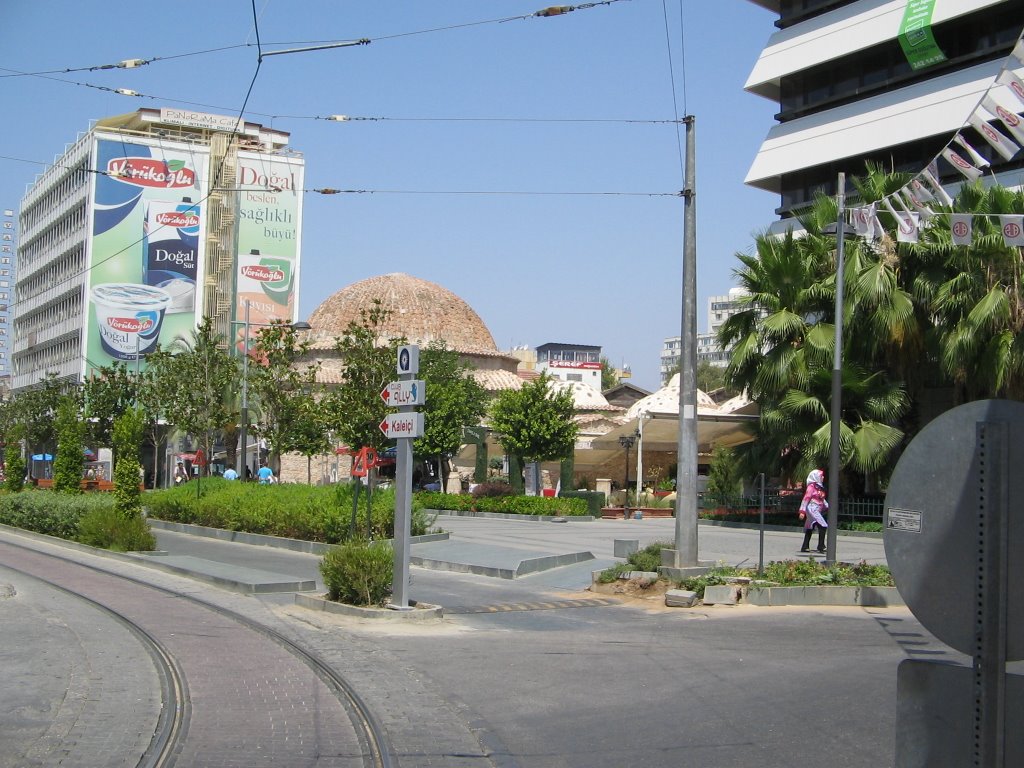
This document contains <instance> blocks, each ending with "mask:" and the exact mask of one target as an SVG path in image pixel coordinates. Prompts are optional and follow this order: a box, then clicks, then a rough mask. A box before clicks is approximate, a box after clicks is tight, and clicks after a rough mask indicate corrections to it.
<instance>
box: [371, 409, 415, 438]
mask: <svg viewBox="0 0 1024 768" xmlns="http://www.w3.org/2000/svg"><path fill="white" fill-rule="evenodd" d="M378 426H379V427H380V431H381V432H383V433H384V434H385V435H387V436H388V437H390V438H401V437H423V414H422V413H389V414H388V415H387V416H386V417H385V418H384V421H382V422H381V423H380V424H379V425H378Z"/></svg>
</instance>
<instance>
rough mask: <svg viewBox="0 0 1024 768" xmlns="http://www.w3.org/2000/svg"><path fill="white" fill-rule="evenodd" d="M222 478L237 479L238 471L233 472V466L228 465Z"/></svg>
mask: <svg viewBox="0 0 1024 768" xmlns="http://www.w3.org/2000/svg"><path fill="white" fill-rule="evenodd" d="M224 479H225V480H237V479H238V473H237V472H235V468H234V467H228V468H227V469H225V470H224Z"/></svg>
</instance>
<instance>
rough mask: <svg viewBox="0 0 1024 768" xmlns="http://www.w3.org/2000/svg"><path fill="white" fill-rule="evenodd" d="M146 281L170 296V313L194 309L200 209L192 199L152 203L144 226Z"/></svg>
mask: <svg viewBox="0 0 1024 768" xmlns="http://www.w3.org/2000/svg"><path fill="white" fill-rule="evenodd" d="M143 237H144V242H145V243H146V246H145V249H144V251H145V255H144V258H145V263H144V264H143V277H144V280H143V282H144V283H145V284H146V285H152V286H154V287H156V288H162V289H163V290H165V291H167V293H168V294H170V296H171V303H170V306H168V307H167V312H168V313H175V312H192V311H194V309H195V299H196V281H197V277H198V256H199V206H198V205H196V204H193V202H192V198H190V197H183V198H182V199H181V200H180V201H177V202H176V201H174V200H151V201H149V203H148V204H147V206H146V219H145V223H144V224H143Z"/></svg>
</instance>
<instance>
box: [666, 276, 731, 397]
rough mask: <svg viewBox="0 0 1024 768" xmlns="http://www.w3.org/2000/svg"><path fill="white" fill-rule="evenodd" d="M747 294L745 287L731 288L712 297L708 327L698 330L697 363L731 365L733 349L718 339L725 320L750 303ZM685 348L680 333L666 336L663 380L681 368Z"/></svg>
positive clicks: (721, 366)
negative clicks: (744, 302)
mask: <svg viewBox="0 0 1024 768" xmlns="http://www.w3.org/2000/svg"><path fill="white" fill-rule="evenodd" d="M743 295H744V291H743V289H742V288H731V289H729V293H728V295H726V296H710V297H708V321H707V328H708V330H707V331H706V332H705V333H698V334H697V364H698V365H700V364H701V363H710V364H711V365H714V366H716V367H719V368H725V367H726V366H727V365H729V360H730V357H731V352H730V350H728V349H722V347H721V345H720V344H719V343H718V331H719V329H720V328H721V327H722V323H724V322H725V321H726V320H728V319H729V318H730V317H732V316H733V315H735V314H736V313H737V312H740V311H742V310H744V309H747V305H746V304H743V303H741V302H740V300H739V299H740V297H741V296H743ZM681 349H682V344H681V339H680V337H679V336H672V337H670V338H667V339H665V341H664V343H663V344H662V348H661V380H662V383H665V382H667V381H668V380H669V379H671V378H672V374H673V373H675V372H676V371H677V370H678V368H679V355H680V351H681Z"/></svg>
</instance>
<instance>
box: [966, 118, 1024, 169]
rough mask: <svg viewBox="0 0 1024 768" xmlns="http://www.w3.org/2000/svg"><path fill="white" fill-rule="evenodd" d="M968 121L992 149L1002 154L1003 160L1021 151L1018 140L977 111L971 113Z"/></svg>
mask: <svg viewBox="0 0 1024 768" xmlns="http://www.w3.org/2000/svg"><path fill="white" fill-rule="evenodd" d="M967 122H969V123H970V124H971V127H972V128H973V129H974V130H976V131H977V132H978V134H979V135H980V136H981V138H983V139H984V140H985V141H987V142H988V145H989V146H990V147H992V149H994V150H995V151H996V152H998V153H999V154H1000V155H1002V157H1003V160H1012V159H1013V156H1014V155H1016V154H1017V153H1018V152H1020V146H1019V145H1018V144H1017V143H1016V142H1014V141H1013V140H1012V139H1010V137H1009V136H1006V135H1004V134H1003V133H1002V132H1000V131H997V130H996V129H995V128H993V127H992V126H991V125H989V124H988V123H987V122H986V121H985V120H982V119H981V118H980V117H978V114H977V113H975V114H973V115H971V116H970V118H969V119H968V121H967Z"/></svg>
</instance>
